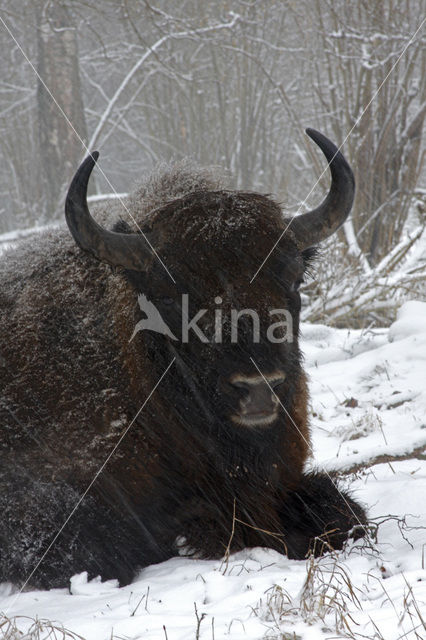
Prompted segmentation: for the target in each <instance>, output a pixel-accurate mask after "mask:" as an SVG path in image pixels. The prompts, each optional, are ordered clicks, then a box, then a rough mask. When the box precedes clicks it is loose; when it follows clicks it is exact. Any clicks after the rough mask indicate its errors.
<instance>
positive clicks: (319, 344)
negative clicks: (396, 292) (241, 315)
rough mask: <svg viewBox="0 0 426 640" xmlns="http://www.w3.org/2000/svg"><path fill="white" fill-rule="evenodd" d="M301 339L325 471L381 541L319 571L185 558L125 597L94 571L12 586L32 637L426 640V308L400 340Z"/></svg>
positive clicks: (412, 308) (0, 606)
mask: <svg viewBox="0 0 426 640" xmlns="http://www.w3.org/2000/svg"><path fill="white" fill-rule="evenodd" d="M302 335H303V340H302V348H303V350H304V353H305V362H306V367H307V371H308V374H309V378H310V390H311V404H312V421H311V422H312V435H313V449H314V462H312V465H314V466H316V467H320V468H325V469H327V470H329V471H331V470H332V469H339V470H341V471H346V472H347V473H346V475H344V476H343V480H342V482H343V486H345V487H348V488H350V490H351V492H352V493H353V495H354V497H355V498H356V499H357V500H359V501H361V502H362V503H363V504H365V505H367V506H368V511H369V516H370V519H371V522H372V533H373V534H375V535H374V536H373V538H372V539H371V540H370V541H366V540H358V541H357V542H355V543H354V542H351V543H349V544H348V545H347V547H346V549H345V550H344V551H343V552H340V553H336V554H328V555H326V556H324V557H323V558H320V559H316V560H312V559H308V560H306V561H296V560H288V559H287V558H286V557H285V556H282V555H280V554H279V553H277V552H275V551H271V550H268V549H260V548H256V549H247V550H245V551H243V552H239V553H237V554H234V555H232V556H231V557H230V558H229V559H228V561H225V560H224V561H204V560H196V559H188V558H184V557H177V558H172V559H171V560H168V561H167V562H164V563H162V564H159V565H153V566H150V567H147V568H146V569H144V570H143V571H141V573H140V575H139V576H138V577H137V579H136V580H135V581H134V582H133V584H131V585H129V586H127V587H123V588H119V587H118V585H117V582H116V581H114V580H111V581H108V582H102V581H101V580H100V578H98V579H95V580H92V581H90V582H88V580H87V574H85V573H82V574H80V575H78V576H74V577H73V578H72V579H71V585H70V586H71V588H70V591H69V590H67V589H60V590H59V589H54V590H50V591H27V592H24V593H16V592H14V589H13V587H12V586H11V585H7V584H4V585H3V586H2V587H0V611H3V612H4V614H5V615H7V616H8V617H9V618H11V617H13V616H28V618H24V617H20V618H17V619H16V624H17V626H18V627H19V629H21V630H22V631H25V630H27V629H29V628H30V627H31V625H32V624H33V625H34V621H33V620H31V618H32V619H34V618H38V619H44V620H50V621H56V623H53V622H52V623H53V624H56V626H58V627H59V628H61V627H62V626H63V627H65V628H66V629H69V630H72V631H73V632H74V633H76V634H80V636H82V637H83V638H85V639H86V640H110V639H111V638H115V639H116V640H118V639H122V638H126V639H134V640H136V639H138V638H143V639H144V640H159V639H162V640H165V639H166V638H168V639H169V640H184V639H188V638H197V637H199V638H200V639H201V640H203V639H205V640H214V639H216V640H219V639H222V638H233V639H236V640H237V639H238V640H240V639H241V640H242V639H243V638H244V639H253V640H259V639H260V638H292V639H293V638H301V639H303V640H314V639H315V640H325V639H331V638H335V637H347V638H348V637H351V638H378V639H380V638H383V639H385V640H415V639H418V638H424V637H426V629H425V627H424V622H422V619H421V617H420V616H421V615H422V616H423V620H424V619H425V618H426V615H425V613H426V557H425V556H426V500H425V494H426V456H425V445H426V420H425V415H426V391H425V379H426V377H425V369H426V362H425V360H426V303H425V302H420V301H410V302H407V303H405V304H404V305H403V306H402V307H401V308H400V310H399V312H398V316H397V319H396V321H395V322H394V324H393V325H392V326H391V327H390V328H389V329H376V330H369V331H361V330H344V329H331V328H330V327H326V326H321V325H315V326H314V325H309V324H303V326H302ZM348 472H350V473H348ZM375 538H376V539H375ZM0 624H1V617H0ZM44 628H45V632H44V633H45V635H44V636H43V635H41V636H40V637H47V633H48V632H49V626H48V625H47V626H45V627H44ZM1 629H2V627H0V633H1ZM350 630H351V631H350ZM350 633H352V634H353V635H350ZM416 634H417V635H416ZM16 637H17V636H16ZM26 637H36V636H35V635H34V633H33V632H31V634H30V636H26ZM51 637H52V636H51ZM53 637H54V636H53ZM58 637H62V636H61V635H59V634H58Z"/></svg>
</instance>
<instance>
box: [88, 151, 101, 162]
mask: <svg viewBox="0 0 426 640" xmlns="http://www.w3.org/2000/svg"><path fill="white" fill-rule="evenodd" d="M90 157H91V158H92V160H93V161H94V162H97V161H98V158H99V151H91V152H90Z"/></svg>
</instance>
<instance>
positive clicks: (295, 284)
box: [290, 278, 304, 291]
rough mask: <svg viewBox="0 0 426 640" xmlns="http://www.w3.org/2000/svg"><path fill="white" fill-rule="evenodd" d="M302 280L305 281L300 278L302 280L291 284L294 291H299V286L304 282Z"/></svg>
mask: <svg viewBox="0 0 426 640" xmlns="http://www.w3.org/2000/svg"><path fill="white" fill-rule="evenodd" d="M302 282H304V280H303V278H300V280H296V281H295V282H293V284H292V285H291V287H290V288H291V290H292V291H299V287H300V285H301V284H302Z"/></svg>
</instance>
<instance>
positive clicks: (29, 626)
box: [0, 614, 84, 640]
mask: <svg viewBox="0 0 426 640" xmlns="http://www.w3.org/2000/svg"><path fill="white" fill-rule="evenodd" d="M22 628H26V631H21V629H22ZM0 638H1V640H84V638H83V637H82V636H80V635H78V633H74V632H73V631H69V630H68V629H65V628H64V627H63V626H62V625H60V624H59V623H55V622H51V621H50V620H44V619H40V618H30V617H28V616H13V617H12V618H8V617H7V616H6V615H4V614H0Z"/></svg>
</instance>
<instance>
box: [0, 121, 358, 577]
mask: <svg viewBox="0 0 426 640" xmlns="http://www.w3.org/2000/svg"><path fill="white" fill-rule="evenodd" d="M314 133H315V132H314ZM310 135H311V134H310ZM315 135H317V137H318V136H321V134H315ZM311 137H314V134H312V135H311ZM314 139H315V137H314ZM318 139H319V140H320V141H322V138H321V137H320V138H318ZM325 140H326V139H325ZM316 141H317V140H316ZM326 142H327V143H328V144H329V145H331V143H329V141H327V140H326ZM322 144H323V146H322V147H321V148H322V149H323V151H324V153H325V154H326V156H327V159H328V160H329V162H331V163H333V162H334V160H331V151H330V149H331V150H333V147H334V146H333V145H331V147H330V149H329V148H328V147H327V146H326V143H324V142H323V141H322ZM320 146H321V145H320ZM324 149H326V150H324ZM327 153H328V155H327ZM329 156H330V157H329ZM340 157H341V158H342V156H340ZM342 162H344V159H342ZM343 168H344V169H345V171H346V172H347V171H349V172H350V170H347V169H346V168H345V166H343ZM331 169H332V176H333V184H334V185H335V183H336V180H338V176H337V177H336V175H335V174H333V170H334V171H335V173H336V171H337V169H333V164H331ZM347 176H349V178H348V177H347ZM87 178H88V176H87ZM345 180H346V181H344V184H343V186H342V183H341V182H340V183H339V185H338V186H339V189H337V191H338V192H342V193H343V192H345V193H346V190H347V189H349V187H350V185H349V183H350V174H349V173H347V175H346V178H345ZM348 180H349V182H348ZM345 185H346V187H347V188H346V187H345ZM348 185H349V186H348ZM343 187H345V188H343ZM72 188H73V187H71V189H72ZM82 197H83V200H84V202H83V205H82V207H83V210H84V215H86V216H89V215H90V214H89V213H88V211H87V210H85V207H86V205H85V193H83V194H82ZM342 197H343V196H342ZM336 198H337V199H336ZM339 198H340V200H339ZM345 198H346V200H345V202H344V203H343V204H342V203H341V197H340V196H339V197H337V196H335V195H333V194H332V197H331V200H332V208H333V211H331V209H330V206H329V205H327V207H326V208H325V209H320V208H318V210H315V211H314V212H313V214H315V215H313V217H312V218H305V219H304V224H307V223H309V224H308V226H309V229H308V230H307V231H306V233H305V236H306V237H307V238H308V241H306V237H305V238H303V237H302V236H303V235H304V234H303V233H301V232H300V225H299V226H298V223H297V224H296V222H295V223H294V231H293V230H290V232H288V233H286V234H285V237H284V238H283V239H282V241H281V242H280V244H279V247H277V251H276V252H275V253H274V255H273V256H271V259H270V261H269V262H268V265H267V266H265V268H264V269H263V270H262V271H261V272H260V273H259V276H258V278H257V279H256V280H255V281H254V282H253V284H252V285H251V286H250V285H249V284H248V283H249V279H250V278H251V276H252V275H253V273H254V272H255V271H256V269H257V268H258V266H259V264H260V263H261V261H262V260H263V258H264V257H265V255H266V254H267V253H268V251H270V249H271V248H272V246H273V244H274V242H276V240H277V239H278V237H280V234H281V233H282V232H283V230H284V229H285V228H286V225H287V224H288V222H289V221H285V220H284V219H283V217H282V214H281V210H280V208H279V206H278V205H277V204H276V203H275V202H274V201H273V200H272V199H270V198H268V197H266V196H263V195H260V194H253V193H245V192H233V191H227V190H225V189H224V187H223V183H222V182H221V181H220V180H218V179H217V178H215V176H214V173H213V172H211V171H202V170H198V169H196V168H194V167H192V166H190V165H188V164H181V165H180V166H176V165H175V166H172V167H169V168H167V170H163V171H162V172H160V173H157V174H155V175H154V177H153V178H151V179H150V180H149V181H148V182H147V183H145V184H144V185H142V186H141V187H139V188H138V189H137V191H136V192H135V194H134V195H133V196H131V197H130V198H129V199H127V201H126V207H127V208H128V209H129V210H130V213H131V214H132V219H131V220H129V222H127V219H126V222H124V221H123V220H124V214H123V212H120V211H119V210H118V208H117V207H115V208H114V207H110V206H108V207H104V208H102V207H100V208H99V209H98V211H97V212H96V211H95V212H94V217H95V218H97V220H98V222H99V223H100V224H101V225H102V228H104V227H107V226H109V228H110V229H113V230H115V233H110V232H108V234H110V235H107V236H105V237H106V238H107V240H108V238H112V239H113V240H114V242H115V240H117V238H118V240H119V242H120V243H123V242H125V240H126V237H127V238H132V239H133V240H132V242H133V241H134V238H135V237H136V236H138V241H139V239H140V237H139V234H138V233H136V227H140V228H142V230H144V231H145V232H146V233H147V234H148V235H150V237H151V238H154V239H155V247H156V250H157V251H158V253H159V255H160V256H161V258H162V259H163V260H164V262H165V264H166V265H167V267H168V268H169V269H170V271H171V273H173V275H174V277H175V280H176V282H175V283H174V284H173V283H172V282H171V281H170V279H169V277H168V275H167V273H166V272H165V270H164V269H163V267H162V266H161V264H160V263H159V261H158V260H157V258H156V257H155V256H154V255H152V254H151V253H150V252H146V255H145V254H144V258H143V261H141V259H140V258H139V257H138V261H139V262H138V264H135V265H132V264H128V263H127V262H128V261H129V259H128V257H126V256H124V258H117V263H116V266H117V267H118V268H117V269H114V270H111V266H110V264H111V263H113V262H114V260H113V259H111V256H113V257H114V256H115V255H117V256H118V255H120V256H122V255H123V252H122V249H119V250H118V252H117V253H114V251H115V249H114V250H112V249H110V248H108V257H105V256H103V255H102V251H103V249H102V248H103V247H104V246H105V242H106V241H107V240H105V238H102V242H100V241H98V240H97V239H96V238H93V239H91V237H90V233H91V232H90V233H89V232H87V233H86V230H87V229H89V228H90V229H91V228H94V227H90V224H91V223H87V224H86V222H83V223H81V221H80V220H78V219H77V218H73V216H74V213H73V212H72V211H71V212H70V211H69V209H68V211H67V220H68V224H69V225H70V229H71V231H72V234H73V235H74V240H75V241H76V242H75V241H74V240H73V239H72V238H71V236H70V234H69V232H68V230H65V229H61V230H54V231H50V232H48V233H43V234H42V235H39V236H33V237H32V238H31V239H28V240H27V241H25V242H23V243H22V244H21V245H20V246H19V247H18V248H17V249H15V250H14V251H9V252H8V253H7V254H6V256H4V257H3V258H2V260H1V261H0V425H1V429H0V460H1V466H0V509H1V511H2V514H3V517H2V518H1V520H0V559H1V560H0V581H2V580H11V581H15V582H16V583H21V584H22V583H24V582H25V581H26V580H27V579H28V577H30V583H31V584H32V585H36V586H41V587H52V586H62V585H63V584H65V583H66V582H67V580H68V579H69V577H70V576H71V575H72V574H73V573H76V572H79V571H84V570H87V571H89V573H90V574H91V575H97V574H101V575H102V577H103V578H104V579H108V578H114V577H115V578H119V580H120V582H121V584H125V583H128V582H129V581H130V580H131V579H132V577H133V575H134V574H135V572H136V570H137V569H138V568H140V567H143V566H146V565H147V564H150V563H153V562H159V561H162V560H164V559H166V558H169V557H171V556H172V555H173V554H175V553H177V552H178V548H177V546H176V540H177V539H178V538H179V537H182V536H183V537H184V538H185V540H186V548H187V549H190V550H191V551H192V552H193V553H196V554H198V555H199V556H204V557H220V556H221V555H222V554H223V552H224V550H225V549H226V547H227V544H228V542H229V538H230V534H231V531H232V528H233V514H234V512H235V513H236V516H237V518H238V522H236V523H235V522H234V525H235V526H234V529H235V530H234V534H233V537H232V549H234V550H236V549H241V548H243V547H245V546H255V545H264V546H269V547H273V548H275V549H278V550H280V551H282V552H284V553H287V554H288V555H289V557H293V558H302V557H304V556H305V555H306V554H307V553H308V552H309V550H310V549H311V550H312V549H313V550H314V552H316V553H320V552H323V551H324V550H325V549H327V548H329V547H330V546H333V547H335V548H340V547H341V546H342V544H343V542H344V540H345V539H346V537H347V535H348V532H349V531H350V530H351V529H352V528H353V527H354V525H357V524H361V523H363V522H365V514H364V512H363V510H362V508H361V507H360V506H359V505H358V504H356V503H355V502H354V501H353V500H352V499H351V498H350V497H349V496H347V495H345V494H342V493H341V492H340V491H339V490H338V489H337V488H336V486H335V485H334V484H333V482H332V481H331V480H330V478H329V477H327V476H323V475H321V474H312V473H311V474H308V473H305V472H304V465H305V462H306V459H307V456H308V455H309V448H310V437H309V427H308V420H307V402H308V393H307V386H306V378H305V375H304V372H303V368H302V361H301V354H300V351H299V345H298V322H299V310H300V298H299V295H298V293H297V286H296V284H297V282H299V281H300V279H301V278H302V275H303V271H304V269H305V268H306V265H307V263H308V261H309V260H310V258H311V257H312V250H311V249H310V246H311V245H312V241H311V240H312V238H317V239H318V240H321V239H322V238H323V237H325V236H324V229H326V234H329V233H332V232H333V231H334V230H335V228H337V226H338V224H340V223H341V222H342V221H343V219H344V218H345V217H346V215H347V213H348V206H349V208H350V203H349V205H348V202H349V201H350V202H351V198H350V197H349V196H346V195H345V196H344V199H345ZM329 199H330V196H329ZM71 200H72V199H71ZM67 206H68V207H69V206H70V205H67ZM336 211H337V213H336ZM339 211H340V213H339ZM342 211H343V213H342ZM306 215H307V214H306ZM318 216H320V222H318ZM336 216H340V219H339V220H337V221H336ZM120 217H121V218H123V220H121V221H120V219H119V218H120ZM302 218H303V216H302ZM70 220H71V221H70ZM82 224H83V226H82ZM84 225H86V226H84ZM87 225H89V226H87ZM292 226H293V225H292ZM96 228H97V229H100V228H101V227H96ZM83 236H84V237H83ZM88 238H89V240H88ZM88 241H89V242H92V241H93V247H90V246H87V242H88ZM108 241H109V240H108ZM76 243H77V244H76ZM77 245H80V246H81V247H83V249H84V251H81V249H80V248H79V246H77ZM83 245H84V246H83ZM122 246H123V247H125V244H122ZM135 246H137V245H135ZM99 247H101V249H99ZM144 251H145V249H141V252H144ZM120 252H121V253H120ZM96 258H97V259H96ZM123 260H124V262H126V264H123ZM107 263H110V264H107ZM141 264H142V267H141V266H140V265H141ZM138 265H139V266H138ZM133 267H134V268H133ZM185 293H186V294H188V295H189V298H190V301H191V302H190V312H191V313H192V314H193V313H195V311H196V309H197V307H198V308H200V307H206V308H209V305H210V310H211V305H212V300H213V299H214V298H215V296H218V295H220V297H221V301H222V307H221V308H222V309H223V311H224V312H225V311H227V310H229V309H231V308H232V307H236V308H237V309H241V308H249V307H250V308H252V309H254V310H256V312H257V313H258V314H259V317H260V318H261V320H264V319H265V318H266V314H267V310H268V309H270V308H274V307H280V308H283V307H284V308H285V309H286V310H288V312H289V314H290V315H291V318H292V320H293V334H292V340H290V341H288V342H286V343H285V344H278V345H277V344H272V343H269V342H268V341H267V340H266V339H265V336H264V335H263V334H262V335H261V339H260V340H259V342H257V343H253V341H252V340H251V333H250V330H249V327H248V326H246V325H245V324H244V322H243V323H242V335H241V339H239V340H238V343H236V344H231V343H230V342H229V341H228V342H226V343H223V344H212V343H208V344H205V343H201V342H200V341H198V340H196V339H194V340H192V339H191V340H190V341H189V342H188V343H186V344H183V343H179V342H175V341H173V340H172V339H171V338H170V337H167V336H164V335H161V334H156V333H153V332H148V331H147V332H139V333H138V334H137V335H136V336H135V337H134V339H133V340H131V341H130V342H129V339H130V337H131V336H132V332H133V330H134V328H135V325H136V323H137V322H138V320H140V318H141V312H140V309H139V307H138V304H137V299H138V298H137V296H138V294H144V295H145V296H146V297H147V298H148V299H150V300H152V301H154V303H155V304H156V305H157V307H158V309H159V310H160V311H161V313H162V315H163V316H164V318H166V320H167V323H168V325H169V326H170V327H171V329H172V331H176V332H178V331H179V327H178V324H179V321H180V320H179V317H180V314H181V311H182V309H181V307H180V306H179V305H180V302H179V300H180V297H181V296H182V294H185ZM203 327H204V328H206V327H205V326H204V325H203ZM224 331H225V333H226V328H225V329H224ZM239 337H240V336H239ZM251 358H252V360H251ZM172 361H173V366H172V368H171V369H170V371H169V372H168V373H167V375H166V376H165V377H164V380H162V382H161V384H160V385H159V386H158V388H156V390H155V392H154V393H153V395H152V397H150V398H149V401H148V402H146V404H145V401H146V400H147V398H148V396H149V394H150V393H151V391H152V390H153V388H154V386H155V385H156V384H157V382H158V380H159V379H160V377H161V376H162V374H163V373H164V371H165V369H166V368H167V366H168V365H169V364H170V363H171V362H172ZM253 361H255V362H256V363H258V365H259V367H260V369H261V370H262V371H263V372H265V375H266V376H267V377H268V380H270V383H271V385H273V386H274V397H275V398H276V400H273V398H272V395H271V393H269V392H268V389H267V387H265V385H264V382H263V381H262V379H261V378H260V377H259V374H258V372H257V371H256V369H254V366H253ZM276 385H279V386H276ZM271 398H272V399H271ZM247 399H248V400H247ZM244 401H245V402H246V404H245V405H244ZM247 402H252V404H253V405H255V406H256V410H255V411H252V414H250V412H249V413H248V417H247V416H246V415H245V414H244V411H246V412H247V409H244V411H242V410H241V407H242V406H244V407H247ZM262 402H265V403H266V404H267V403H269V405H268V411H272V409H271V407H273V411H274V412H275V413H273V414H271V415H272V418H271V419H268V420H266V419H265V418H264V417H263V414H264V413H265V412H266V409H267V408H266V407H263V405H262ZM142 406H143V410H142V411H141V407H142ZM259 407H260V409H262V407H263V409H264V411H260V409H259ZM241 413H242V414H244V415H241V416H240V414H241ZM235 415H237V416H240V417H241V420H239V419H236V418H235ZM259 415H260V418H259ZM256 416H257V417H256ZM250 420H252V423H251V422H250ZM256 420H257V422H256ZM129 427H130V428H129ZM123 436H124V437H123ZM106 461H107V462H106ZM105 462H106V464H105ZM100 469H102V473H100V474H99V475H96V474H97V473H98V472H99V470H100ZM95 477H96V480H95V482H94V483H93V484H92V481H93V479H94V478H95ZM89 485H90V491H89V492H88V493H87V494H85V492H86V489H87V487H88V486H89ZM83 494H85V497H84V499H83V500H82V502H81V504H80V505H79V508H78V509H77V510H76V511H75V513H74V515H73V516H72V518H71V519H70V521H69V522H68V524H67V526H66V527H65V528H64V530H63V532H62V533H61V535H60V536H59V537H58V539H57V540H56V541H55V544H54V545H53V546H52V548H51V549H50V550H49V553H48V554H47V555H46V557H44V558H43V561H42V562H41V563H40V564H39V561H40V559H41V558H42V557H43V554H44V550H45V549H46V547H47V545H48V543H49V541H51V540H52V539H53V538H54V536H55V534H56V532H57V530H58V529H59V527H60V526H61V524H62V522H64V521H65V520H66V519H67V517H68V515H69V514H70V513H71V512H72V511H73V509H74V507H75V505H76V504H77V503H78V502H79V499H80V497H81V496H82V495H83ZM266 532H272V534H273V535H271V534H270V533H266ZM353 535H354V536H356V535H358V533H353ZM319 536H320V537H321V538H320V542H319V540H318V537H319ZM35 567H37V569H36V571H34V572H33V569H34V568H35Z"/></svg>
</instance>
